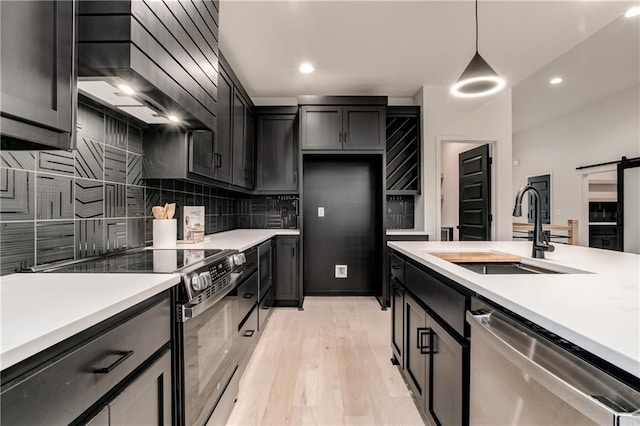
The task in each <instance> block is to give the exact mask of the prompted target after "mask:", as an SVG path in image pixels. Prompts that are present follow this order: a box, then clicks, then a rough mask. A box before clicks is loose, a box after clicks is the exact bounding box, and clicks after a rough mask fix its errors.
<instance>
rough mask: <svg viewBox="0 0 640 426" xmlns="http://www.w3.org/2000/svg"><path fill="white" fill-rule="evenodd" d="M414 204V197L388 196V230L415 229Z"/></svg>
mask: <svg viewBox="0 0 640 426" xmlns="http://www.w3.org/2000/svg"><path fill="white" fill-rule="evenodd" d="M414 203H415V201H414V198H413V195H387V222H386V227H387V229H413V228H414V227H415V221H414V218H415V216H414V214H415V209H414Z"/></svg>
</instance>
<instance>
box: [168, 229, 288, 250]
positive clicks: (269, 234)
mask: <svg viewBox="0 0 640 426" xmlns="http://www.w3.org/2000/svg"><path fill="white" fill-rule="evenodd" d="M278 235H300V231H299V230H297V229H234V230H233V231H226V232H219V233H217V234H211V235H207V236H206V237H205V240H204V242H202V243H197V244H178V248H184V249H193V250H213V249H231V250H238V251H245V250H247V249H250V248H251V247H253V246H255V245H258V244H260V243H262V242H264V241H267V240H268V239H271V238H273V237H276V236H278Z"/></svg>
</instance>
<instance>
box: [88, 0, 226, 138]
mask: <svg viewBox="0 0 640 426" xmlns="http://www.w3.org/2000/svg"><path fill="white" fill-rule="evenodd" d="M218 22H219V20H218V8H217V2H214V1H211V0H199V1H132V0H129V1H109V0H81V1H79V3H78V74H79V77H80V78H81V81H80V82H79V83H78V87H79V90H81V91H82V92H83V93H85V94H86V95H88V96H91V97H93V98H94V99H96V100H99V101H100V102H103V103H107V104H110V105H111V106H113V107H115V108H116V109H120V110H122V111H124V112H127V113H128V114H131V115H133V116H135V117H136V118H138V119H140V120H142V121H144V122H145V123H147V124H160V123H166V119H168V116H169V115H174V116H179V118H180V121H181V122H182V127H183V128H191V129H199V130H215V129H216V101H217V98H218ZM85 82H88V83H89V84H85ZM123 83H124V84H127V85H128V86H129V87H131V88H133V89H134V92H135V93H134V94H132V95H131V97H133V98H134V100H135V102H132V101H128V100H126V101H125V100H124V97H122V96H114V93H113V92H114V91H115V92H116V95H122V93H119V92H118V89H119V88H120V87H121V84H123ZM105 92H106V93H105ZM125 92H126V91H125ZM119 98H120V99H119ZM123 101H124V102H123ZM163 119H164V121H163Z"/></svg>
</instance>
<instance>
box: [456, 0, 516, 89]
mask: <svg viewBox="0 0 640 426" xmlns="http://www.w3.org/2000/svg"><path fill="white" fill-rule="evenodd" d="M505 84H506V83H505V81H504V79H503V78H502V77H500V76H499V75H498V73H497V72H495V70H494V69H493V68H491V66H490V65H489V64H488V63H487V61H485V60H484V58H483V57H482V56H480V53H478V0H476V53H475V55H473V58H471V61H470V62H469V65H467V67H466V68H465V69H464V71H463V72H462V75H460V78H459V79H458V81H457V82H456V84H454V85H453V86H451V94H452V95H453V96H458V97H461V98H476V97H479V96H486V95H491V94H493V93H497V92H499V91H500V90H502V89H504V86H505Z"/></svg>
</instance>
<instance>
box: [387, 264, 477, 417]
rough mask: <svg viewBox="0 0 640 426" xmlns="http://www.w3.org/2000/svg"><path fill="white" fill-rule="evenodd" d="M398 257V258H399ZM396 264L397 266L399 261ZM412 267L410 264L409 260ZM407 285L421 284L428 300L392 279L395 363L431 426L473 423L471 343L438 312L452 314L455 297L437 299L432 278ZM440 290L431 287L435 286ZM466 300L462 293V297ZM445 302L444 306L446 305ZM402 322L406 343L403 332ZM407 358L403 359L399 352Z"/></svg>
mask: <svg viewBox="0 0 640 426" xmlns="http://www.w3.org/2000/svg"><path fill="white" fill-rule="evenodd" d="M396 257H397V256H396ZM396 263H397V262H396ZM406 263H407V268H410V267H411V266H410V265H409V263H410V262H409V261H408V260H407V261H406ZM411 279H412V275H411V274H406V275H405V284H407V287H409V286H411V287H412V288H415V287H417V286H421V288H423V289H424V293H423V294H424V295H427V296H425V297H424V298H423V297H422V296H416V295H415V294H414V293H413V292H411V291H409V290H407V288H403V286H402V285H401V284H400V283H398V281H397V280H392V283H393V285H392V304H391V309H392V315H391V316H392V321H393V324H392V329H393V332H392V342H391V345H392V351H393V354H394V358H395V361H397V362H398V365H399V367H400V369H401V371H402V374H403V376H404V379H405V381H406V382H407V384H408V386H409V388H410V389H411V391H412V393H413V395H414V398H415V400H416V404H417V405H418V408H419V409H420V410H421V411H422V413H423V415H424V416H425V418H427V419H428V420H429V422H430V423H431V424H432V425H468V424H469V349H470V346H469V340H468V338H467V337H465V336H462V335H459V334H458V333H456V332H455V331H452V330H455V329H456V328H455V327H454V326H453V325H452V324H449V323H447V322H446V321H444V320H443V319H442V318H441V317H439V316H438V315H437V314H435V313H434V312H444V311H442V309H443V306H447V308H448V310H447V311H446V312H448V313H450V312H451V309H450V308H451V306H450V302H451V299H450V298H448V297H445V298H444V299H439V297H438V296H439V295H440V294H442V293H440V292H439V291H440V290H441V289H439V287H438V286H441V285H444V284H443V283H442V282H439V283H437V284H436V283H434V281H433V280H434V279H435V278H434V277H430V278H428V280H424V281H422V282H419V283H410V282H409V281H410V280H411ZM434 285H435V286H436V287H432V286H434ZM460 296H461V297H463V296H462V295H460ZM466 303H467V301H466V298H465V297H463V298H462V300H461V305H460V306H455V308H459V311H460V315H463V314H464V312H465V310H466V306H465V304H466ZM443 304H444V305H443ZM400 321H402V330H403V331H404V332H403V334H402V337H403V338H402V339H401V338H399V334H400V333H399V328H400V324H401V322H400ZM401 348H403V349H404V354H401V356H400V357H399V356H398V355H399V349H401Z"/></svg>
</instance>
